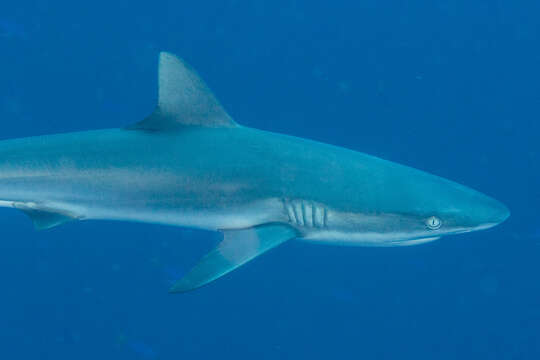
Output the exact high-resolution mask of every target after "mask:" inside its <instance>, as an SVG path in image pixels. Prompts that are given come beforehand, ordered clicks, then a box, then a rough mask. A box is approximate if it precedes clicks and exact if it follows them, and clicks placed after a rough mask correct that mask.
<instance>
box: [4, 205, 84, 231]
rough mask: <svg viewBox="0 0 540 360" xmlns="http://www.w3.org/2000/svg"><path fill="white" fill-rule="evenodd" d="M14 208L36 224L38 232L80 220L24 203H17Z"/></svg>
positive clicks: (69, 215)
mask: <svg viewBox="0 0 540 360" xmlns="http://www.w3.org/2000/svg"><path fill="white" fill-rule="evenodd" d="M13 207H15V208H16V209H19V210H21V211H22V212H24V213H25V214H26V215H28V217H29V218H30V220H32V222H33V223H34V227H35V228H36V229H37V230H45V229H50V228H53V227H55V226H58V225H61V224H64V223H66V222H69V221H74V220H78V219H79V218H78V217H77V216H74V215H72V214H68V213H66V212H61V211H58V210H55V209H50V208H40V207H37V206H33V205H28V204H24V203H15V204H13Z"/></svg>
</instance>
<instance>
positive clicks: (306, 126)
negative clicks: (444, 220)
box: [0, 0, 540, 360]
mask: <svg viewBox="0 0 540 360" xmlns="http://www.w3.org/2000/svg"><path fill="white" fill-rule="evenodd" d="M538 14H540V2H538V1H533V0H522V1H516V2H512V1H503V0H497V1H492V0H491V1H488V0H474V1H464V0H457V1H448V0H435V1H402V0H384V1H376V0H364V1H332V2H329V1H320V0H310V1H307V0H289V1H283V0H273V1H263V0H252V1H243V0H227V1H220V0H214V1H208V0H202V1H197V2H191V1H190V2H187V1H160V0H156V1H152V2H142V1H135V2H133V1H101V0H96V1H93V2H86V3H85V2H73V1H43V0H33V1H32V0H21V1H17V2H7V1H4V2H2V3H0V124H1V131H0V138H1V139H8V138H15V137H23V136H31V135H41V134H49V133H57V132H68V131H77V130H86V129H97V128H107V127H120V126H124V125H127V124H130V123H133V122H135V121H138V120H140V119H141V118H143V117H144V116H145V115H147V114H148V113H149V112H151V111H152V109H153V107H154V104H155V102H156V96H157V94H156V62H157V55H158V52H159V51H160V50H168V51H171V52H173V53H176V54H178V55H180V56H182V57H183V58H185V59H186V60H187V61H188V62H190V63H191V64H192V65H193V66H194V67H195V68H196V69H197V70H198V72H199V73H200V74H201V75H202V77H203V78H204V79H205V80H206V81H207V83H208V84H209V85H210V87H211V88H212V89H213V90H214V92H215V93H216V95H217V97H218V98H219V99H220V100H221V102H222V103H223V105H224V106H225V107H226V108H227V109H228V111H229V113H230V114H231V115H232V116H233V117H234V118H235V119H236V120H237V121H238V122H239V123H241V124H244V125H246V126H251V127H256V128H261V129H265V130H270V131H275V132H282V133H287V134H292V135H297V136H301V137H306V138H311V139H315V140H319V141H323V142H327V143H331V144H336V145H340V146H345V147H348V148H351V149H354V150H358V151H362V152H367V153H370V154H373V155H376V156H379V157H383V158H386V159H389V160H392V161H396V162H400V163H403V164H406V165H410V166H413V167H415V168H419V169H422V170H426V171H429V172H432V173H435V174H437V175H441V176H443V177H446V178H449V179H452V180H455V181H458V182H461V183H463V184H466V185H468V186H471V187H473V188H476V189H478V190H481V191H482V192H485V193H486V194H488V195H491V196H493V197H495V198H497V199H499V200H501V201H502V202H504V203H505V204H506V205H508V207H509V208H510V209H511V211H512V216H511V218H510V219H509V220H508V221H507V222H506V223H504V224H503V225H501V226H498V227H496V228H493V229H491V230H488V231H484V232H478V233H472V234H467V235H461V236H456V237H448V238H444V239H442V240H441V241H438V242H433V243H430V244H426V245H422V246H416V247H407V248H361V247H358V248H356V247H355V248H346V247H331V246H316V245H312V244H305V243H301V242H289V243H286V244H284V245H283V246H280V247H279V248H278V249H276V250H274V251H272V252H271V253H269V254H266V255H265V256H262V257H261V258H259V259H257V260H256V261H254V262H252V263H250V264H248V265H246V266H244V267H242V268H240V269H238V270H236V271H235V272H234V273H232V274H230V275H229V276H227V277H225V278H223V279H221V280H219V281H217V282H215V283H213V284H211V285H209V286H207V287H205V288H202V289H200V290H198V291H194V292H191V293H187V294H183V295H169V294H168V293H167V289H168V287H169V286H170V284H171V282H172V281H174V280H175V279H177V278H178V277H179V276H181V274H183V273H184V272H185V271H186V269H188V268H189V267H190V266H191V265H193V264H194V263H195V262H196V261H197V259H198V258H199V257H200V256H201V255H202V254H204V253H205V251H207V250H208V249H209V248H211V247H212V246H213V244H215V243H216V241H217V240H218V235H216V234H213V233H208V232H201V231H194V230H187V229H178V228H172V227H163V226H157V225H142V224H131V223H114V222H80V223H70V224H67V225H64V226H61V227H58V228H55V229H52V230H48V231H44V232H36V231H34V230H33V228H32V226H31V224H30V221H29V220H28V219H27V218H26V217H25V216H24V215H23V214H21V213H18V212H15V211H13V210H11V209H0V227H1V229H2V236H1V237H0V239H1V241H0V283H1V284H2V295H1V296H0V358H2V359H55V360H60V359H96V358H101V359H118V360H120V359H156V360H161V359H211V358H216V357H219V358H221V359H229V358H230V359H237V360H238V359H253V358H257V359H304V358H306V359H307V358H309V359H356V358H363V359H396V358H402V359H403V358H405V359H415V360H418V359H457V358H460V359H472V358H474V359H487V358H489V359H538V358H540V282H539V281H538V275H539V274H540V261H539V259H540V221H539V219H540V211H539V210H540V190H539V187H538V186H539V185H540V165H539V157H540V144H539V138H540V137H539V135H540V122H539V120H540V110H539V109H540V70H539V66H538V64H539V63H540V21H539V20H538Z"/></svg>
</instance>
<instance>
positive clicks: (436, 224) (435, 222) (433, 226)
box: [426, 216, 441, 230]
mask: <svg viewBox="0 0 540 360" xmlns="http://www.w3.org/2000/svg"><path fill="white" fill-rule="evenodd" d="M426 226H427V227H428V228H429V229H430V230H437V229H438V228H440V227H441V219H439V218H438V217H436V216H431V217H429V218H428V219H427V220H426Z"/></svg>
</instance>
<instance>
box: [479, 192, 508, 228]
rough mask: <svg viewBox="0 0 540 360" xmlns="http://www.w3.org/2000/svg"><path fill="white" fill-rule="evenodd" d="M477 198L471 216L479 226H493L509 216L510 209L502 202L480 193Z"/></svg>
mask: <svg viewBox="0 0 540 360" xmlns="http://www.w3.org/2000/svg"><path fill="white" fill-rule="evenodd" d="M478 200H479V201H477V204H476V206H475V207H474V212H473V213H472V214H471V216H472V217H473V219H474V222H475V223H476V225H477V226H478V227H479V228H490V227H493V226H495V225H498V224H500V223H502V222H504V221H505V220H506V219H508V217H509V216H510V210H509V209H508V207H506V205H504V204H503V203H502V202H500V201H498V200H495V199H493V198H491V197H489V196H486V195H482V196H481V198H480V199H478Z"/></svg>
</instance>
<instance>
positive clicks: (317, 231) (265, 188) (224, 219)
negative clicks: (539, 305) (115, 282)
mask: <svg viewBox="0 0 540 360" xmlns="http://www.w3.org/2000/svg"><path fill="white" fill-rule="evenodd" d="M0 206H6V207H13V208H16V209H19V210H22V211H24V212H25V213H26V214H28V215H29V216H30V218H31V219H32V220H33V222H34V224H35V226H36V227H37V228H38V229H45V228H51V227H54V226H56V225H59V224H62V223H65V222H67V221H70V220H86V219H109V220H122V221H137V222H147V223H159V224H167V225H174V226H182V227H192V228H201V229H209V230H216V231H222V232H223V233H224V239H223V241H222V242H221V243H220V244H219V245H218V246H217V247H216V248H215V249H214V250H212V251H211V252H210V253H208V254H207V255H206V256H205V257H203V259H201V261H200V262H199V263H198V264H197V265H196V266H195V267H194V268H193V269H192V270H191V271H190V272H188V274H187V275H186V276H185V277H184V278H182V279H180V280H179V281H178V283H176V284H175V285H174V286H173V288H172V289H171V292H184V291H188V290H191V289H194V288H198V287H200V286H202V285H205V284H207V283H209V282H210V281H212V280H215V279H217V278H219V277H220V276H222V275H224V274H226V273H228V272H230V271H232V270H233V269H235V268H237V267H238V266H240V265H242V264H244V263H246V262H247V261H249V260H251V259H253V258H255V257H256V256H258V255H260V254H262V253H264V252H266V251H268V250H270V249H271V248H273V247H275V246H277V245H279V244H281V243H283V242H285V241H288V240H290V239H293V238H299V239H303V240H308V241H313V242H329V243H335V244H340V245H345V244H347V245H348V244H350V245H365V246H402V245H414V244H420V243H425V242H428V241H432V240H435V239H438V238H440V237H442V236H445V235H450V234H457V233H463V232H470V231H475V230H481V229H486V228H489V227H492V226H494V225H497V224H499V223H501V222H503V221H504V220H505V219H506V218H507V217H508V216H509V214H510V213H509V211H508V209H507V208H506V207H505V206H504V205H502V204H501V203H499V202H498V201H496V200H494V199H492V198H490V197H488V196H486V195H483V194H481V193H479V192H477V191H475V190H472V189H469V188H467V187H465V186H462V185H459V184H456V183H454V182H451V181H449V180H446V179H443V178H440V177H437V176H434V175H430V174H427V173H425V172H422V171H419V170H415V169H412V168H409V167H406V166H402V165H399V164H396V163H393V162H390V161H386V160H382V159H379V158H376V157H373V156H369V155H366V154H363V153H359V152H355V151H351V150H347V149H344V148H340V147H336V146H330V145H326V144H322V143H318V142H315V141H310V140H305V139H301V138H297V137H292V136H286V135H281V134H274V133H270V132H265V131H260V130H256V129H252V128H248V127H244V126H240V125H238V124H237V123H236V122H234V120H232V119H231V117H230V116H229V115H228V114H227V113H226V112H225V110H224V109H223V108H222V107H221V105H220V104H219V102H218V101H217V100H216V99H215V97H214V96H213V95H212V93H211V92H210V90H209V89H208V88H207V87H206V85H205V84H204V83H203V82H202V80H201V79H200V78H199V77H198V76H197V75H196V74H195V72H194V71H193V70H192V69H190V68H189V67H188V66H187V65H186V64H185V63H184V62H183V61H182V60H180V59H178V58H177V57H175V56H174V55H172V54H169V53H161V55H160V61H159V101H158V105H157V107H156V110H155V111H154V113H153V114H152V115H150V116H149V117H147V118H146V119H144V120H142V121H140V122H139V123H136V124H134V125H132V126H130V127H128V128H125V129H108V130H97V131H87V132H77V133H68V134H60V135H50V136H41V137H33V138H24V139H15V140H6V141H2V142H0Z"/></svg>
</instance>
